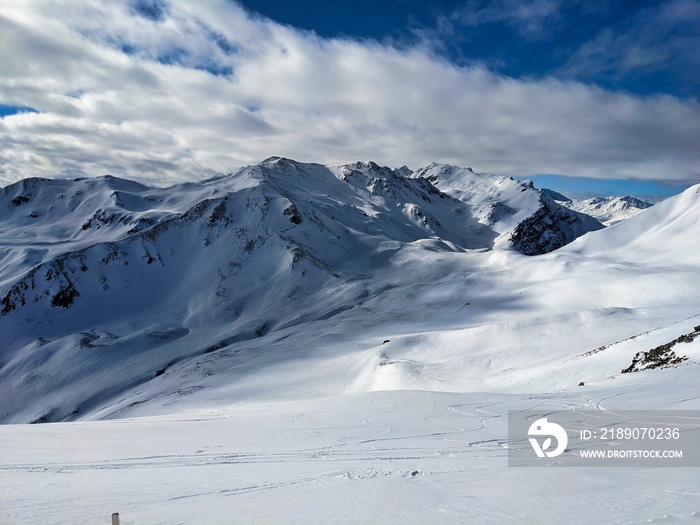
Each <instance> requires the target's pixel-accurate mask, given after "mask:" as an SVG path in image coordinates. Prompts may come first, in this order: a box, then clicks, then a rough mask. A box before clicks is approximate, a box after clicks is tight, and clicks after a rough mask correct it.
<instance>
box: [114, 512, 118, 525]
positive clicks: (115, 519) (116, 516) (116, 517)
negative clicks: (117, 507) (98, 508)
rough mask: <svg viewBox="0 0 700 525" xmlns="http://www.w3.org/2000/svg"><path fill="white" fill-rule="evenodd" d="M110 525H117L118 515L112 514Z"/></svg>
mask: <svg viewBox="0 0 700 525" xmlns="http://www.w3.org/2000/svg"><path fill="white" fill-rule="evenodd" d="M112 525H119V513H118V512H115V513H114V514H112Z"/></svg>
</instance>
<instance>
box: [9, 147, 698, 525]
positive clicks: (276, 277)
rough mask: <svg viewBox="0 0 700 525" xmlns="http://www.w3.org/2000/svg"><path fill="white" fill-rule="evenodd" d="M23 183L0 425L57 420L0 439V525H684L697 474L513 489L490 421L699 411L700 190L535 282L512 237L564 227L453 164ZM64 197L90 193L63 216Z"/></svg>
mask: <svg viewBox="0 0 700 525" xmlns="http://www.w3.org/2000/svg"><path fill="white" fill-rule="evenodd" d="M431 180H432V182H431ZM21 184H22V183H20V186H12V187H10V188H9V189H6V191H5V193H4V197H3V198H4V199H5V200H4V201H3V203H4V204H3V208H2V210H3V212H2V213H4V214H5V215H3V217H6V219H5V220H4V221H3V223H2V229H1V230H0V232H1V238H2V242H3V249H2V254H3V257H5V259H3V260H4V261H6V262H5V263H4V264H3V270H2V271H3V272H4V273H3V274H2V275H3V278H2V281H1V282H0V290H1V292H2V293H1V294H0V300H2V311H3V312H4V313H3V314H2V315H0V333H1V334H2V335H3V346H2V347H1V352H2V353H1V354H0V362H1V367H0V417H1V418H2V421H3V422H5V423H22V422H28V421H36V422H44V421H70V422H69V423H60V424H50V425H4V426H0V439H2V442H3V447H1V448H0V479H1V480H2V486H3V505H2V506H1V507H0V521H2V522H3V523H26V522H33V523H54V522H55V521H56V518H60V519H59V521H61V522H88V521H89V522H100V521H106V519H107V518H108V517H109V515H110V514H111V512H114V511H119V512H121V513H122V523H155V522H160V523H176V522H185V523H203V522H206V523H230V522H231V516H235V518H236V521H238V522H242V523H261V522H262V523H295V522H299V521H301V520H304V521H305V522H308V523H329V522H345V523H430V522H474V521H478V522H480V523H503V522H525V523H527V522H532V523H539V522H542V521H544V522H551V523H561V522H564V521H566V522H570V523H610V522H613V523H615V522H617V523H633V522H640V521H643V522H669V523H674V522H680V523H684V522H689V523H691V522H693V520H696V519H697V516H698V513H700V508H698V506H697V490H698V483H697V475H696V473H695V469H677V470H674V471H673V475H672V476H668V475H666V476H664V475H659V472H660V471H659V469H654V468H641V469H630V470H628V471H627V470H625V469H612V468H609V469H605V468H602V469H573V468H570V469H517V468H507V467H506V453H507V448H506V447H507V446H508V441H507V429H506V426H507V425H506V419H505V418H506V415H507V413H508V411H509V410H524V409H535V410H543V411H546V410H555V409H556V410H559V409H564V410H576V409H593V410H606V409H608V410H623V409H635V408H644V409H695V410H698V409H700V396H699V395H698V388H697V373H698V367H699V366H700V337H697V338H695V339H693V340H692V341H690V339H691V338H689V337H684V336H687V335H688V334H695V333H696V332H697V330H696V328H697V327H698V326H700V279H698V275H700V241H698V239H699V238H700V237H698V235H697V231H698V221H699V220H700V198H699V197H700V193H699V192H700V186H696V187H693V188H690V189H688V190H687V191H686V192H684V193H683V194H681V195H678V196H676V197H673V198H671V199H668V200H667V201H664V202H662V203H660V204H658V205H655V206H654V207H652V208H649V209H648V210H644V211H643V212H641V213H639V214H638V215H637V216H635V217H633V218H630V219H628V220H626V221H624V222H622V223H620V224H618V225H616V226H613V227H610V228H605V229H602V230H600V231H593V232H589V233H586V234H585V235H583V236H581V237H579V238H578V239H577V240H575V241H573V242H571V243H570V244H568V245H566V246H563V247H561V248H559V249H557V250H555V251H553V252H551V253H546V254H542V255H538V256H535V257H530V256H526V255H524V254H522V253H519V252H518V251H516V250H514V249H512V244H511V243H510V239H511V238H512V237H513V234H514V231H515V230H516V229H517V228H518V225H519V224H522V223H523V222H524V221H527V220H528V219H530V218H532V217H535V216H538V212H539V213H540V216H539V220H534V221H532V225H533V226H537V225H542V224H545V225H546V224H547V221H550V222H551V221H553V220H555V219H557V213H558V211H557V210H558V208H555V207H553V206H549V205H548V203H549V202H550V201H551V198H550V197H551V196H543V195H542V194H541V193H540V192H538V191H537V190H535V189H534V188H532V187H531V186H530V185H528V184H527V183H525V184H521V183H519V182H517V181H512V180H510V179H508V178H502V177H496V176H481V175H477V174H473V173H471V172H470V171H469V170H461V169H458V168H453V167H448V166H443V165H431V166H428V167H426V168H422V169H421V170H418V171H417V172H416V173H413V174H411V173H409V172H408V171H407V170H405V169H398V170H392V169H388V168H381V167H379V166H377V165H375V164H372V163H354V164H349V165H345V166H330V167H327V166H321V165H314V164H299V163H295V162H293V161H290V160H287V159H281V158H276V157H274V158H271V159H268V160H267V161H265V162H263V163H261V164H259V165H255V166H250V167H247V168H244V169H243V170H241V171H240V172H239V173H237V174H235V175H233V176H223V177H218V178H216V179H212V180H209V181H204V182H201V183H191V184H188V185H182V186H176V187H173V188H165V189H151V188H145V187H141V186H137V185H131V184H132V183H128V182H126V181H119V180H116V179H98V180H96V181H94V182H92V181H75V182H73V184H68V183H66V186H65V187H63V186H54V184H63V183H62V182H61V183H59V182H57V181H34V182H32V183H31V184H32V185H31V187H29V186H26V187H25V186H21ZM74 184H78V185H86V184H94V185H95V186H94V189H93V191H92V192H89V193H88V194H87V195H85V194H84V195H78V197H79V198H76V199H75V205H66V207H65V208H61V206H62V205H63V204H59V202H61V203H62V202H63V201H65V199H67V198H68V197H63V198H60V197H59V195H63V194H65V195H73V194H74V193H72V192H74V191H81V190H79V189H76V188H79V187H80V186H74ZM83 191H85V190H83ZM112 192H122V194H127V193H128V194H129V195H130V196H129V197H125V196H122V198H121V199H119V200H117V199H112V198H111V194H112ZM20 195H24V196H25V197H26V199H27V200H26V202H24V200H23V199H20V201H22V202H19V201H16V202H19V204H14V203H13V202H12V201H13V200H14V199H16V198H18V197H19V196H20ZM148 199H154V201H149V200H148ZM54 200H55V201H56V202H57V204H53V208H51V207H52V201H54ZM65 202H69V201H65ZM144 203H147V204H144ZM548 206H549V209H548V210H543V207H544V208H547V207H548ZM105 210H108V213H110V214H111V213H114V214H115V219H113V220H112V221H111V222H110V221H108V220H107V221H101V220H99V219H95V217H96V216H97V217H104V216H105V215H102V213H103V212H105ZM40 212H41V213H42V214H43V215H40ZM54 212H55V215H51V219H50V220H49V219H48V218H46V219H45V222H43V223H39V222H37V223H36V224H42V226H41V227H37V228H36V230H37V231H34V230H33V229H32V224H34V223H32V222H31V221H42V217H45V216H48V215H49V214H52V213H54ZM32 213H36V214H37V215H39V216H37V217H31V215H32ZM121 217H130V218H129V219H126V218H125V219H123V220H121V219H120V218H121ZM562 217H568V218H571V217H577V216H576V215H573V216H569V215H559V219H562ZM91 218H93V224H95V226H93V225H89V226H88V227H87V228H85V229H83V228H82V225H83V224H85V222H86V221H88V220H89V219H91ZM140 219H149V220H148V221H141V222H138V221H139V220H140ZM134 221H136V222H134ZM563 222H564V223H566V220H565V219H564V220H563ZM52 224H53V225H55V227H56V228H57V230H56V231H57V232H58V233H55V232H52V231H51V229H50V228H51V227H52ZM17 225H21V227H22V228H24V229H25V230H26V232H27V233H26V234H24V235H19V234H17V233H16V230H15V226H17ZM142 226H143V227H142ZM569 226H571V225H569ZM93 227H94V228H96V230H94V231H93V230H92V228H93ZM134 228H135V230H134ZM131 230H133V231H131ZM100 231H101V232H103V233H104V235H105V238H104V240H102V239H101V237H100V235H102V233H100ZM542 231H545V230H542ZM547 231H556V230H547ZM32 235H34V236H35V237H32ZM54 235H55V236H56V238H53V236H54ZM93 235H94V237H93ZM25 241H26V242H25ZM8 254H9V255H8ZM679 340H681V341H682V342H678V343H677V344H675V343H674V342H675V341H679ZM688 341H689V342H688ZM670 343H674V344H673V345H672V350H673V352H674V355H673V356H670V355H669V356H668V357H669V359H668V360H667V361H666V362H665V363H660V364H659V363H655V362H651V361H648V362H646V363H645V362H644V359H645V358H644V356H645V355H647V353H648V352H649V351H651V350H653V349H656V348H659V347H665V346H669V344H670ZM640 356H641V357H640ZM640 359H641V360H640ZM635 363H636V364H635ZM657 364H658V365H659V366H656V365H657ZM631 365H634V366H632V370H631V371H629V372H626V373H623V372H622V371H623V370H626V369H630V367H631ZM647 365H648V366H647ZM652 365H653V366H652ZM637 370H639V371H637ZM124 418H136V419H124ZM104 420H113V421H104ZM534 470H537V472H536V473H533V471H534ZM66 480H70V483H66ZM516 494H517V495H519V496H521V497H517V496H516ZM543 494H544V495H546V497H544V496H543ZM320 501H321V502H324V503H325V504H319V502H320ZM358 501H362V502H363V504H362V505H360V506H358V505H357V502H358ZM572 508H576V509H577V511H576V512H574V513H572V512H571V509H572ZM44 512H47V513H48V514H46V515H45V514H44ZM542 516H546V517H547V519H546V520H543V519H542Z"/></svg>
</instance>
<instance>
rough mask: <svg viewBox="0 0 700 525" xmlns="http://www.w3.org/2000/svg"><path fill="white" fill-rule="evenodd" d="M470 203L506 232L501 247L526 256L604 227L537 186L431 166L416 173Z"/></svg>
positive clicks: (495, 227)
mask: <svg viewBox="0 0 700 525" xmlns="http://www.w3.org/2000/svg"><path fill="white" fill-rule="evenodd" d="M413 176H414V177H423V178H425V179H427V180H428V181H430V182H432V183H433V184H435V185H436V186H437V187H439V188H440V189H442V190H443V191H445V192H447V193H448V194H450V195H454V196H456V197H457V198H458V199H460V200H462V201H463V202H466V203H468V204H469V205H470V206H471V207H472V209H473V210H474V214H475V215H476V216H477V217H478V218H479V220H480V222H482V223H483V224H487V225H488V226H490V227H491V228H492V229H493V230H494V231H496V232H498V233H500V234H501V235H500V236H499V238H497V239H496V242H495V246H497V247H503V246H504V245H506V246H508V245H512V246H513V247H515V249H516V250H518V251H519V252H522V253H524V254H525V255H540V254H543V253H548V252H551V251H553V250H556V249H558V248H561V247H562V246H564V245H566V244H568V243H570V242H571V241H573V240H574V239H575V238H576V237H579V236H581V235H583V234H584V233H586V232H589V231H595V230H599V229H601V228H603V225H602V224H600V223H599V222H598V221H597V220H595V219H593V218H592V217H590V216H588V215H585V214H584V213H579V212H576V211H572V210H571V209H569V208H567V207H565V206H561V205H560V204H558V203H557V202H556V201H555V200H554V199H553V198H552V196H551V195H550V194H549V193H547V192H546V191H541V190H537V189H535V188H534V186H533V184H532V182H531V181H527V182H520V181H518V180H515V179H513V178H512V177H503V176H498V175H490V174H484V173H474V172H473V171H472V170H471V168H466V169H465V168H459V167H456V166H448V165H440V164H431V165H429V166H426V167H424V168H421V169H419V170H417V171H416V173H415V174H414V175H413Z"/></svg>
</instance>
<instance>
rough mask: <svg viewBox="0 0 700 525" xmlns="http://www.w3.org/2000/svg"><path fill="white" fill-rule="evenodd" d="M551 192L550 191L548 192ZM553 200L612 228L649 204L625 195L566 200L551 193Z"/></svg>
mask: <svg viewBox="0 0 700 525" xmlns="http://www.w3.org/2000/svg"><path fill="white" fill-rule="evenodd" d="M548 191H550V192H551V190H548ZM552 194H553V197H554V199H555V200H556V201H557V202H560V203H561V204H562V205H563V206H566V207H567V208H570V209H572V210H574V211H577V212H580V213H585V214H586V215H590V216H591V217H595V218H596V219H598V220H599V221H600V222H602V223H603V224H605V225H606V226H613V225H615V224H617V223H619V222H622V221H624V220H626V219H630V218H632V217H634V216H635V215H637V214H638V213H639V212H641V211H642V210H645V209H647V208H650V207H651V206H652V204H651V203H649V202H646V201H643V200H641V199H637V198H635V197H631V196H629V195H626V196H624V197H592V198H589V199H568V198H567V197H565V196H563V195H561V194H556V193H555V192H552Z"/></svg>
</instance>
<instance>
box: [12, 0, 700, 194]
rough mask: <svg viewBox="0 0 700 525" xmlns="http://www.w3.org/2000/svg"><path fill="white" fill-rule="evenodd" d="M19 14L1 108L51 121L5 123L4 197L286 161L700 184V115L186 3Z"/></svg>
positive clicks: (691, 106)
mask: <svg viewBox="0 0 700 525" xmlns="http://www.w3.org/2000/svg"><path fill="white" fill-rule="evenodd" d="M1 1H4V3H5V4H9V5H7V6H3V8H2V10H0V13H1V14H0V35H2V36H0V39H1V40H2V42H1V43H0V44H1V45H0V103H2V104H13V105H23V106H29V107H33V108H36V109H38V110H39V111H40V112H41V113H39V114H36V113H27V114H20V115H13V116H9V117H5V118H4V119H1V120H0V143H1V144H2V147H1V148H0V184H2V185H4V184H7V183H8V182H11V181H14V180H17V179H19V178H22V177H29V176H61V175H73V174H87V175H99V174H104V173H112V174H115V175H120V176H127V177H132V178H139V179H145V180H150V181H153V182H157V183H167V182H169V181H175V180H186V179H197V178H203V177H205V176H209V175H211V174H212V173H214V172H216V171H225V170H227V169H229V168H231V167H235V166H240V165H243V164H247V163H251V162H256V161H259V160H261V159H263V158H266V157H268V156H271V155H284V156H289V157H292V158H296V159H298V160H302V161H315V162H326V163H334V162H348V161H353V160H359V159H372V160H375V161H377V162H379V163H383V164H388V165H400V164H408V165H409V166H412V167H418V166H419V165H422V164H425V163H428V162H430V161H432V160H436V161H440V162H451V163H455V164H459V165H465V166H466V165H469V166H473V167H474V168H475V169H479V170H485V171H492V172H501V173H509V174H513V175H525V176H526V175H529V174H534V173H563V174H568V175H578V176H591V177H599V178H628V177H632V178H640V179H657V180H658V179H661V180H663V179H668V180H684V181H686V182H694V181H698V180H700V168H698V166H700V162H699V161H700V147H698V139H697V137H699V136H700V107H699V106H698V104H697V103H696V102H694V101H684V100H679V99H675V98H671V97H652V98H637V97H634V96H630V95H626V94H620V93H612V92H609V91H605V90H602V89H598V88H595V87H591V86H586V85H584V84H580V83H576V82H561V81H556V80H551V79H550V80H543V81H525V80H517V79H512V78H505V77H501V76H498V75H495V74H493V73H491V72H489V71H488V70H487V69H485V68H483V67H470V68H460V67H457V66H455V65H453V64H450V63H448V62H446V61H445V60H443V59H440V58H437V57H435V56H434V55H433V54H431V53H430V52H429V51H426V50H425V49H422V48H420V47H414V48H411V49H407V50H397V49H394V48H391V47H388V46H384V45H381V44H379V43H376V42H359V41H351V40H323V39H320V38H318V37H316V36H315V35H313V34H310V33H306V32H300V31H296V30H294V29H292V28H289V27H284V26H281V25H278V24H275V23H273V22H271V21H268V20H264V19H261V18H255V17H251V16H250V15H248V14H247V13H246V12H245V11H244V10H243V9H242V8H240V7H238V6H237V5H236V4H233V3H231V2H228V1H225V0H211V1H208V2H184V1H183V2H171V3H170V4H169V5H167V6H166V7H165V8H164V9H163V10H162V11H160V13H161V15H159V16H160V18H159V17H150V18H149V17H146V16H140V15H139V14H138V10H134V9H131V8H130V6H128V5H127V4H125V3H122V2H91V1H87V0H85V1H76V2H69V3H63V2H61V3H59V2H52V1H48V0H46V1H39V0H26V1H24V2H21V3H19V2H17V3H14V2H12V3H10V2H9V1H7V0H0V2H1ZM141 3H143V2H141ZM160 5H164V4H163V3H162V2H161V3H160ZM542 5H544V4H542ZM154 18H155V19H154ZM210 71H213V72H215V73H219V74H212V73H211V72H210ZM222 73H223V74H222Z"/></svg>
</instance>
